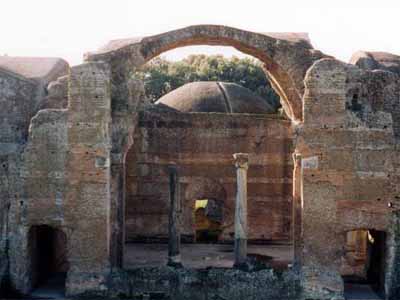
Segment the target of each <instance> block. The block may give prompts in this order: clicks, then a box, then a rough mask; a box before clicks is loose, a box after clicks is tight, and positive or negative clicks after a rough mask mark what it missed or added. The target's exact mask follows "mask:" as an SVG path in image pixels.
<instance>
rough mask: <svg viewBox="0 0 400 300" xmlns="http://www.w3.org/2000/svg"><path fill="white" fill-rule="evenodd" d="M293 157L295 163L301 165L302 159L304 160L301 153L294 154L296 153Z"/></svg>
mask: <svg viewBox="0 0 400 300" xmlns="http://www.w3.org/2000/svg"><path fill="white" fill-rule="evenodd" d="M292 157H293V161H294V162H295V163H299V162H300V161H301V159H302V155H301V153H299V152H294V153H293V154H292Z"/></svg>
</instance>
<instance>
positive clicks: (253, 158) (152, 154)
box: [126, 110, 293, 241]
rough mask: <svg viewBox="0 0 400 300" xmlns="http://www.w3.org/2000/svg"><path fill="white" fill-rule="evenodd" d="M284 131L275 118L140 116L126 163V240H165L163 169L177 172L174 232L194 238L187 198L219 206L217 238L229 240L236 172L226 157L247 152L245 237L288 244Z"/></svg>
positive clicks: (287, 128) (287, 140)
mask: <svg viewBox="0 0 400 300" xmlns="http://www.w3.org/2000/svg"><path fill="white" fill-rule="evenodd" d="M292 150H293V148H292V132H291V124H290V121H288V120H284V119H281V118H279V117H277V116H273V115H271V116H263V115H245V114H234V115H228V114H218V113H177V112H156V111H155V110H153V111H151V110H147V111H144V112H142V113H140V116H139V126H138V128H137V130H136V133H135V138H134V143H133V147H132V149H131V150H130V151H129V153H128V155H127V159H126V165H127V179H126V184H127V202H126V236H127V240H128V241H129V240H134V239H138V238H143V237H147V238H157V237H158V238H167V235H168V210H169V202H168V175H167V174H168V173H167V166H168V164H170V163H176V164H177V166H178V169H179V178H180V189H179V190H180V198H181V201H182V203H181V211H182V216H181V223H182V224H181V225H182V234H183V235H185V236H188V237H189V238H190V237H192V238H193V235H194V217H193V215H194V201H195V200H196V199H204V198H210V199H215V200H219V201H222V202H223V203H224V205H223V214H224V216H223V225H222V227H223V228H224V230H223V233H222V236H221V238H222V240H232V238H233V217H234V203H235V196H236V173H235V167H234V164H233V157H232V155H233V153H238V152H244V153H250V168H249V180H248V205H249V207H248V208H249V212H248V220H249V238H250V239H251V240H288V239H289V236H290V228H291V203H292V170H293V163H292V156H291V155H292Z"/></svg>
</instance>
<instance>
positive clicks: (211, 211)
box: [193, 199, 223, 243]
mask: <svg viewBox="0 0 400 300" xmlns="http://www.w3.org/2000/svg"><path fill="white" fill-rule="evenodd" d="M193 214H194V216H193V217H194V229H195V241H196V243H216V242H218V241H219V240H220V236H221V233H222V224H223V202H222V201H218V200H215V199H197V200H195V204H194V212H193Z"/></svg>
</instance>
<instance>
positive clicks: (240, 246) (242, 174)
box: [233, 153, 249, 267]
mask: <svg viewBox="0 0 400 300" xmlns="http://www.w3.org/2000/svg"><path fill="white" fill-rule="evenodd" d="M233 157H234V159H235V166H236V177H237V191H236V203H235V263H234V266H236V267H240V266H243V264H245V263H246V261H247V169H248V161H249V155H248V154H246V153H235V154H234V155H233Z"/></svg>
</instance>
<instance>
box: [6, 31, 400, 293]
mask: <svg viewBox="0 0 400 300" xmlns="http://www.w3.org/2000/svg"><path fill="white" fill-rule="evenodd" d="M198 44H210V45H224V46H233V47H236V48H237V49H238V50H241V51H243V52H244V53H247V54H250V55H253V56H254V57H256V58H258V59H260V60H261V61H262V62H263V63H264V67H265V69H266V70H267V72H268V73H269V75H270V79H271V81H272V86H273V88H274V89H275V90H276V91H277V93H278V94H279V95H280V97H281V101H282V105H283V108H284V110H285V112H286V115H287V116H288V117H289V119H290V121H286V120H282V119H279V118H275V119H274V118H270V117H267V116H264V117H261V118H258V117H257V116H248V115H239V116H234V115H223V116H219V115H215V114H209V115H207V114H205V115H202V114H182V113H175V112H171V111H158V110H153V109H150V108H149V104H148V102H147V100H146V97H145V95H144V88H143V87H144V86H143V82H140V81H135V80H132V79H131V76H130V75H131V72H132V70H134V69H135V68H139V67H140V66H142V65H143V64H145V63H146V62H147V61H149V60H150V59H151V58H153V57H155V56H157V55H159V54H161V53H163V52H164V51H166V50H170V49H173V48H177V47H182V46H187V45H198ZM86 60H87V62H86V63H85V64H82V65H79V66H76V67H73V68H71V69H70V74H69V75H68V77H62V78H59V79H58V80H56V79H57V78H58V77H60V76H64V75H66V74H65V72H61V70H64V71H65V68H64V67H65V65H63V63H60V62H59V61H58V60H54V59H53V60H51V61H53V62H54V61H55V62H57V63H56V65H57V66H56V67H54V68H51V67H50V68H44V69H45V71H43V69H42V68H41V69H40V70H41V72H33V73H34V74H31V73H30V72H28V73H27V71H30V70H31V69H30V68H28V67H26V65H24V64H23V63H22V62H20V63H19V64H18V68H14V69H13V68H10V61H13V60H9V59H5V61H7V66H8V68H1V69H0V103H1V104H2V110H1V112H0V183H1V185H0V205H1V206H0V208H1V210H0V284H1V281H3V279H4V278H8V279H9V281H10V284H11V286H12V287H13V288H14V289H16V290H17V291H19V292H22V293H29V292H30V291H31V290H32V287H33V286H34V284H35V282H36V280H37V276H38V272H37V269H35V268H36V265H35V261H36V258H37V253H36V252H37V251H38V249H40V247H39V246H40V245H38V243H37V240H35V238H36V234H37V232H40V230H41V229H40V228H39V227H38V226H43V225H46V226H48V228H53V229H57V230H58V231H56V232H57V236H58V238H57V239H58V243H60V244H61V242H62V241H64V237H65V245H64V247H65V249H66V250H65V251H64V252H63V253H66V255H65V256H66V260H67V261H68V264H67V263H66V262H63V263H65V264H63V268H68V273H67V279H66V292H67V294H68V295H78V294H82V293H95V294H97V295H101V296H110V295H114V296H115V295H118V294H119V293H121V294H122V295H123V294H124V293H125V294H127V295H130V294H132V291H133V290H132V289H133V288H137V289H138V290H135V292H141V291H143V292H144V291H145V289H147V288H148V286H150V285H152V287H153V289H152V291H154V289H156V288H158V287H160V285H158V283H159V282H165V284H167V285H168V287H169V289H168V291H171V290H174V289H175V288H176V289H180V288H184V287H187V288H188V289H187V290H185V291H190V290H191V288H193V286H196V284H197V283H199V282H200V283H201V284H205V282H208V283H209V284H210V286H211V285H213V284H214V285H213V287H214V288H215V289H214V288H213V289H211V290H209V289H208V288H206V289H204V291H205V292H204V294H202V295H201V296H199V299H203V298H204V299H205V296H204V295H207V291H211V292H212V293H214V294H216V295H222V294H221V291H222V289H228V288H230V287H231V286H229V284H230V282H237V281H234V280H232V281H230V279H227V278H230V276H232V278H233V277H235V278H241V281H240V286H241V287H242V290H243V291H245V292H244V293H241V292H240V291H239V290H237V289H234V290H233V292H232V293H230V294H226V295H228V297H231V298H232V299H241V297H242V296H243V295H244V296H246V297H249V298H250V299H256V298H257V297H258V295H261V294H263V289H265V294H266V295H271V297H276V299H279V298H282V299H285V297H286V298H288V294H285V293H284V292H282V293H280V294H279V295H278V294H276V293H274V292H273V291H271V288H273V287H276V288H277V290H279V291H283V290H284V289H283V287H282V285H281V284H282V283H285V282H286V281H285V280H287V278H286V277H285V278H286V279H285V278H284V277H279V276H275V275H274V274H273V273H269V271H268V270H266V271H261V273H257V272H253V273H248V276H247V275H245V273H240V272H239V273H240V274H239V273H237V272H236V270H229V271H226V273H224V272H223V271H221V270H217V271H215V272H214V271H212V272H210V273H207V274H205V273H202V272H200V271H199V273H197V271H196V272H194V271H193V272H194V273H196V274H194V273H193V274H191V272H192V270H182V272H178V271H176V270H170V269H168V270H166V271H165V272H164V271H162V270H161V271H160V270H156V271H154V272H153V271H152V270H150V271H149V270H147V271H143V273H141V272H142V271H141V270H137V271H136V273H135V272H133V273H132V272H127V273H126V272H122V271H121V267H122V261H123V250H124V243H125V240H126V238H128V240H129V238H132V237H134V236H135V235H137V234H138V233H139V232H140V231H142V232H141V233H144V232H145V233H146V234H159V233H161V234H165V232H166V231H165V222H166V221H165V220H164V215H166V214H164V213H159V212H157V213H156V214H155V215H157V217H154V219H152V218H153V217H151V218H150V217H149V218H143V224H144V225H146V222H149V221H150V220H152V221H151V222H152V223H157V226H154V227H153V231H151V232H148V231H146V230H148V227H147V226H143V225H139V224H136V223H137V222H138V218H137V215H139V214H142V215H143V214H144V213H149V212H151V210H152V209H153V208H154V206H155V205H158V206H159V207H160V209H161V211H162V212H166V211H167V210H168V206H167V205H166V203H165V201H163V200H162V199H164V198H163V197H162V195H164V194H165V190H166V187H165V180H164V179H163V178H164V177H163V176H160V175H163V174H164V173H163V172H164V169H163V168H164V166H165V165H167V164H169V163H170V162H175V163H179V165H181V170H180V172H181V185H182V188H181V191H182V193H183V194H182V197H183V196H184V198H185V199H189V200H190V199H194V198H196V197H202V196H206V197H211V194H212V195H218V197H221V198H225V199H227V201H228V202H229V203H233V201H232V197H233V194H234V183H235V180H234V178H235V177H234V176H235V175H234V166H233V164H232V156H231V155H232V154H233V153H237V152H247V153H248V154H249V157H250V168H249V171H248V185H249V203H250V204H249V217H250V220H249V224H250V236H253V237H254V238H259V237H260V232H261V229H260V228H261V227H263V228H264V227H268V230H263V231H264V232H265V234H270V235H269V236H266V238H272V239H278V238H288V237H290V238H291V237H292V236H293V241H294V243H295V266H296V268H295V271H290V272H289V273H288V274H289V275H290V276H293V277H290V278H291V279H290V280H292V282H295V284H293V285H291V289H290V297H291V298H293V299H296V298H298V299H343V290H344V284H343V278H342V277H341V275H342V274H341V271H342V270H343V268H342V267H343V265H344V264H345V263H346V262H345V261H344V260H345V259H346V257H345V250H346V249H345V247H346V234H347V232H348V231H352V230H358V229H363V230H365V229H368V230H375V231H381V232H383V233H385V234H386V242H385V244H384V245H383V247H384V249H383V250H382V253H384V268H383V269H382V271H381V274H379V275H380V276H381V277H382V278H383V279H384V280H383V282H382V283H383V289H384V292H385V293H386V295H385V297H386V298H387V299H397V298H398V295H399V286H398V284H399V283H398V282H399V271H398V267H397V266H398V265H399V254H398V253H399V251H400V250H399V249H400V244H399V232H400V231H399V220H398V210H399V205H400V203H399V199H400V190H399V187H400V185H399V176H400V175H399V174H400V163H399V160H398V157H399V139H400V103H399V99H400V78H399V76H400V75H399V72H398V66H399V65H400V64H399V61H400V59H398V57H397V56H395V55H389V54H382V53H364V54H361V55H358V56H355V57H353V59H352V61H351V64H346V63H343V62H340V61H337V60H335V59H334V58H330V57H329V56H327V55H324V54H323V53H321V52H319V51H317V50H315V49H313V48H312V46H311V44H310V42H309V41H308V40H307V39H305V38H304V37H303V36H299V35H296V34H292V35H290V34H289V35H287V34H286V35H285V34H256V33H252V32H246V31H242V30H238V29H234V28H228V27H224V26H192V27H188V28H184V29H181V30H177V31H172V32H168V33H165V34H161V35H157V36H152V37H146V38H142V39H127V40H120V41H114V42H111V43H110V44H109V45H108V46H107V47H105V48H103V49H101V50H100V51H98V52H96V53H91V54H88V55H86ZM2 61H4V59H3V60H2V59H0V67H1V66H2ZM29 61H30V62H31V60H29ZM44 65H45V64H43V65H42V66H44ZM48 65H49V66H52V63H49V64H48ZM18 70H19V71H20V72H21V73H18V72H19V71H18ZM24 74H25V75H24ZM29 74H31V75H32V77H29V76H28V75H29ZM38 74H41V75H40V76H42V77H40V76H39V78H38V77H37V76H38ZM55 74H56V75H57V76H56V75H55ZM49 76H50V77H51V80H49V78H50V77H49ZM50 81H54V82H52V83H51V84H50V85H49V87H48V88H45V87H46V86H47V83H49V82H50ZM47 93H48V97H47V96H46V94H47ZM67 102H68V104H67ZM39 109H42V110H40V111H39ZM263 136H265V139H263V138H262V137H263ZM232 137H233V138H234V139H235V140H234V141H231V142H229V139H230V138H232ZM292 144H293V146H292ZM228 152H231V153H228ZM292 154H293V156H292ZM228 157H229V158H228ZM293 169H294V170H293ZM206 172H207V174H209V176H204V175H203V174H205V173H206ZM138 174H140V176H138ZM200 174H201V175H200ZM139 177H140V178H139ZM204 177H207V178H206V179H205V178H204ZM155 186H157V189H156V188H155ZM203 190H209V191H210V195H201V191H203ZM143 193H144V194H146V195H147V196H149V199H150V200H149V201H148V203H146V204H144V203H143V204H141V201H142V200H143V199H142V198H141V195H143ZM155 194H157V197H156V196H155ZM261 197H262V198H263V199H267V200H266V201H259V200H260V198H261ZM229 199H230V200H229ZM292 199H293V203H294V205H290V201H291V200H292ZM142 202H143V201H142ZM253 202H256V203H257V206H256V207H257V209H255V208H252V206H251V205H252V203H253ZM259 202H262V203H259ZM278 203H279V205H277V204H278ZM280 204H282V206H280ZM188 207H190V206H188ZM125 208H126V209H127V211H126V212H125ZM292 208H293V209H292ZM289 209H291V210H292V211H291V212H289V211H288V210H289ZM285 213H287V215H285ZM125 216H126V218H125ZM266 216H275V217H273V218H272V219H271V218H267V217H266ZM264 217H265V218H264ZM229 218H231V216H228V217H227V219H228V220H229ZM135 222H136V223H135ZM252 222H253V223H252ZM125 223H126V224H125ZM228 223H229V221H228ZM258 225H260V227H258ZM252 226H254V227H253V228H255V230H254V231H252V229H251V228H252ZM289 226H290V227H291V228H292V229H293V231H292V232H293V235H292V233H291V232H290V233H289V232H288V228H289ZM125 228H126V230H125ZM154 228H155V229H154ZM183 229H184V231H186V233H188V234H190V232H191V231H192V227H191V220H190V219H189V218H187V219H186V220H185V222H184V227H183ZM229 232H230V230H229V227H228V228H227V230H226V235H225V236H229ZM60 247H61V246H60ZM63 270H64V269H63ZM163 272H164V273H163ZM185 272H187V273H185ZM166 273H168V275H165V274H166ZM246 274H247V273H246ZM257 274H258V275H257ZM289 275H288V276H289ZM285 276H286V275H285ZM199 278H200V279H199ZM246 278H247V279H246ZM214 279H215V280H214ZM264 279H265V280H264ZM163 280H164V281H163ZM179 280H182V281H184V283H182V281H179ZM185 280H187V281H185ZM210 280H211V281H212V282H210ZM246 280H248V281H246ZM214 281H215V282H214ZM268 282H271V284H267V283H268ZM136 283H137V284H136ZM263 283H266V284H263ZM298 284H299V286H298ZM0 286H1V285H0ZM189 286H191V287H189ZM171 287H172V288H171ZM127 291H129V293H126V292H127ZM183 294H184V295H186V294H185V293H183ZM242 298H243V297H242Z"/></svg>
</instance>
